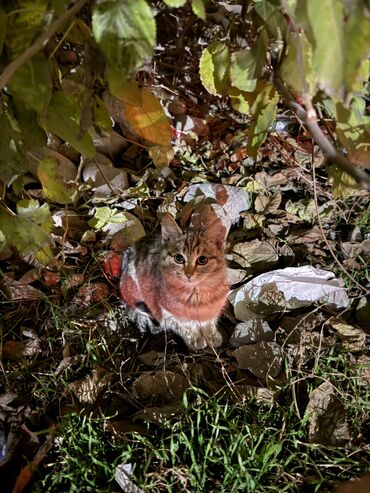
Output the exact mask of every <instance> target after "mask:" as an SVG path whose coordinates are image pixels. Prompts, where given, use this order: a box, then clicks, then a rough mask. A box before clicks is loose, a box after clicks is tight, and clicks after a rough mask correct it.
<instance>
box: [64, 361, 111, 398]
mask: <svg viewBox="0 0 370 493" xmlns="http://www.w3.org/2000/svg"><path fill="white" fill-rule="evenodd" d="M111 377H112V373H110V372H108V371H107V370H105V369H104V368H100V367H97V368H94V369H93V370H92V372H91V373H90V374H89V375H87V376H86V377H85V378H81V380H75V381H74V382H71V383H70V384H69V385H68V388H69V389H70V390H72V391H73V392H74V394H75V395H76V397H77V398H78V399H79V401H80V402H82V403H88V404H93V403H94V402H95V400H96V398H97V397H98V395H99V393H100V392H101V390H102V389H104V387H105V386H106V385H107V383H108V382H109V381H110V379H111Z"/></svg>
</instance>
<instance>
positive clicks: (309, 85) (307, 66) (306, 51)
mask: <svg viewBox="0 0 370 493" xmlns="http://www.w3.org/2000/svg"><path fill="white" fill-rule="evenodd" d="M287 46H288V52H287V55H286V57H285V59H284V61H283V63H282V65H281V68H280V75H281V77H282V79H283V80H284V82H286V83H287V84H288V85H289V86H290V88H291V89H292V91H293V92H294V94H295V95H297V96H300V95H303V94H305V92H306V90H307V91H308V94H310V95H311V96H313V95H314V94H315V92H316V91H315V89H316V88H315V78H314V74H313V68H312V46H311V44H310V43H309V42H308V40H307V37H306V36H305V34H304V33H294V32H293V33H290V35H289V37H288V44H287Z"/></svg>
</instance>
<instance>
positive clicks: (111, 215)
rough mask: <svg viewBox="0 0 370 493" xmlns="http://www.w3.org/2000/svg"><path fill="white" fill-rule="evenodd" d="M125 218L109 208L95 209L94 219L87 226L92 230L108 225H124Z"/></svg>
mask: <svg viewBox="0 0 370 493" xmlns="http://www.w3.org/2000/svg"><path fill="white" fill-rule="evenodd" d="M126 221H127V217H126V216H125V214H124V213H122V212H118V211H117V209H112V208H111V207H97V208H96V210H95V214H94V217H93V218H91V219H90V220H89V221H88V225H89V226H91V227H92V228H94V229H102V228H103V227H104V226H106V225H107V224H108V223H116V224H117V223H118V224H120V223H124V222H126Z"/></svg>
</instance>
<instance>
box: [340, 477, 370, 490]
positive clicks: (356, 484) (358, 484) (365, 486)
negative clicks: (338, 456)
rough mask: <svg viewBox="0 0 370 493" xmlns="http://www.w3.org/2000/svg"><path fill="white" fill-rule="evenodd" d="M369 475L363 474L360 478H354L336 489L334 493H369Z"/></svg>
mask: <svg viewBox="0 0 370 493" xmlns="http://www.w3.org/2000/svg"><path fill="white" fill-rule="evenodd" d="M369 491H370V474H365V475H364V476H361V477H360V478H355V479H353V480H351V481H348V482H347V483H343V484H341V485H339V486H338V487H337V489H336V490H335V491H334V493H369Z"/></svg>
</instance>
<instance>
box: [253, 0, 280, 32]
mask: <svg viewBox="0 0 370 493" xmlns="http://www.w3.org/2000/svg"><path fill="white" fill-rule="evenodd" d="M254 11H255V12H256V14H257V15H258V16H259V18H260V19H262V21H263V25H264V26H265V28H266V30H267V32H268V33H269V34H270V35H271V36H272V37H273V38H281V37H284V38H285V36H286V34H287V31H288V25H287V21H286V20H285V18H284V16H283V14H282V13H281V11H280V6H279V4H274V3H272V2H269V1H267V0H266V1H263V2H258V3H255V4H254Z"/></svg>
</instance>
